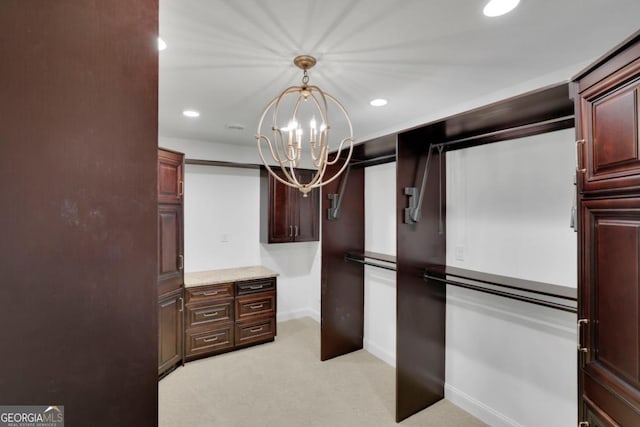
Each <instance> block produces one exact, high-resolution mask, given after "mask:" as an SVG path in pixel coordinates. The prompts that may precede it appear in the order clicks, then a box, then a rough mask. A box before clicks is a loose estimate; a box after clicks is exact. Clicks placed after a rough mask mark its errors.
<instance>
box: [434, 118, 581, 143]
mask: <svg viewBox="0 0 640 427" xmlns="http://www.w3.org/2000/svg"><path fill="white" fill-rule="evenodd" d="M574 119H575V117H574V115H573V114H572V115H568V116H562V117H556V118H554V119H549V120H543V121H541V122H535V123H529V124H526V125H520V126H513V127H510V128H506V129H499V130H495V131H492V132H486V133H483V134H480V135H472V136H468V137H466V138H459V139H454V140H452V141H446V142H440V143H437V144H432V145H431V146H432V147H444V148H446V147H449V146H451V145H455V144H460V143H461V142H468V141H474V140H476V139H483V138H489V137H492V136H496V135H501V134H503V133H509V132H515V131H520V130H527V129H534V128H537V127H540V126H545V125H551V124H554V123H561V122H568V121H569V120H571V121H573V120H574Z"/></svg>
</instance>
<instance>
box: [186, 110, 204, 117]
mask: <svg viewBox="0 0 640 427" xmlns="http://www.w3.org/2000/svg"><path fill="white" fill-rule="evenodd" d="M182 115H183V116H185V117H192V118H193V117H200V113H199V112H198V111H196V110H184V111H183V112H182Z"/></svg>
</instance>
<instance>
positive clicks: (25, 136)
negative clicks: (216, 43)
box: [0, 0, 158, 427]
mask: <svg viewBox="0 0 640 427" xmlns="http://www.w3.org/2000/svg"><path fill="white" fill-rule="evenodd" d="M0 28H2V37H0V52H1V53H0V57H2V65H1V66H0V93H1V94H2V95H1V96H0V117H1V119H0V141H2V156H0V182H2V183H3V185H2V189H3V197H2V199H0V204H1V209H0V210H1V211H2V213H3V216H2V238H0V255H1V257H2V260H3V262H2V268H1V269H2V286H1V287H0V301H2V302H3V308H2V311H1V312H0V319H1V321H2V325H3V327H2V328H1V329H0V342H1V343H2V365H3V370H2V375H1V379H0V396H2V399H1V400H2V402H3V403H2V404H3V405H7V404H16V405H43V404H52V405H64V407H65V411H64V415H65V425H67V426H70V427H71V426H86V425H91V426H94V427H102V426H105V427H112V426H137V427H151V426H157V425H158V400H157V398H158V376H157V359H158V344H157V339H158V335H157V330H158V329H157V328H158V326H157V299H156V298H157V286H156V284H157V228H156V219H157V218H156V217H157V203H156V200H157V191H156V182H157V173H156V165H157V148H158V104H157V102H158V51H157V47H156V46H157V44H156V40H157V36H158V2H157V0H140V1H136V2H130V1H124V0H114V1H108V2H107V1H90V2H84V1H73V2H67V1H41V2H29V1H3V2H0Z"/></svg>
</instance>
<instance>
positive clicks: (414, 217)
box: [404, 145, 442, 224]
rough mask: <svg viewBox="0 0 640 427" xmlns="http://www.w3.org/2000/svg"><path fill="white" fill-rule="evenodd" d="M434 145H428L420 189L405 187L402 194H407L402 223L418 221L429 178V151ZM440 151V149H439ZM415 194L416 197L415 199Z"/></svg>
mask: <svg viewBox="0 0 640 427" xmlns="http://www.w3.org/2000/svg"><path fill="white" fill-rule="evenodd" d="M434 147H435V146H434V145H430V146H429V152H428V154H427V163H426V164H425V167H424V173H423V174H422V183H421V184H420V190H419V191H418V189H417V188H416V187H405V188H404V194H405V196H409V206H408V207H406V208H404V223H405V224H416V223H417V222H418V221H420V210H421V209H422V201H423V200H424V192H425V189H426V187H427V180H428V178H429V167H430V166H431V153H432V152H433V148H434ZM440 152H442V150H441V149H440ZM416 195H417V199H416Z"/></svg>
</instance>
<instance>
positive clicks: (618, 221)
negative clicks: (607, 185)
mask: <svg viewBox="0 0 640 427" xmlns="http://www.w3.org/2000/svg"><path fill="white" fill-rule="evenodd" d="M581 226H582V231H583V233H582V236H583V238H582V241H581V254H580V256H581V259H582V260H583V263H581V265H582V268H581V271H580V274H581V277H580V290H579V291H580V298H579V308H578V309H579V314H580V317H581V318H582V319H586V320H587V321H588V323H586V324H583V326H582V334H581V345H582V347H583V348H585V349H586V352H581V353H582V356H581V361H580V370H581V372H580V376H581V380H582V384H583V390H582V396H581V399H582V401H583V402H592V403H593V405H594V406H595V407H597V408H600V411H601V412H602V413H604V414H606V415H607V417H608V418H610V419H611V420H612V422H608V423H607V424H604V425H606V426H609V425H616V423H617V424H620V425H623V426H632V425H633V426H640V276H639V273H640V267H639V260H640V198H627V199H622V198H621V199H609V200H593V201H586V202H582V224H581ZM584 415H585V414H583V417H582V419H583V420H584ZM601 418H602V417H601ZM603 419H604V418H603Z"/></svg>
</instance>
